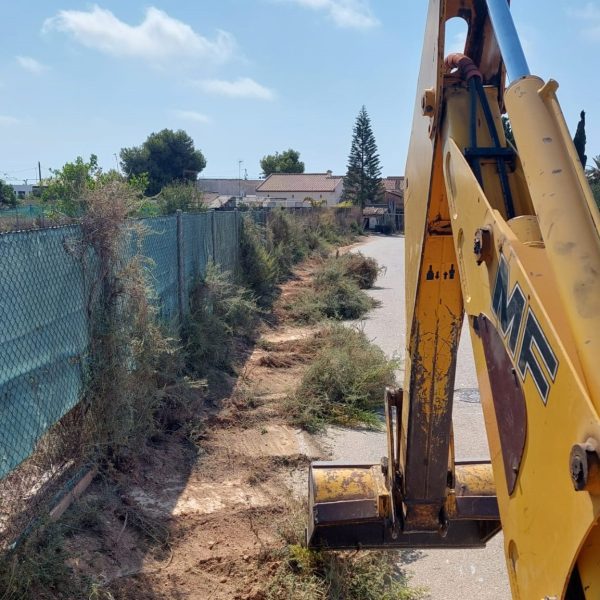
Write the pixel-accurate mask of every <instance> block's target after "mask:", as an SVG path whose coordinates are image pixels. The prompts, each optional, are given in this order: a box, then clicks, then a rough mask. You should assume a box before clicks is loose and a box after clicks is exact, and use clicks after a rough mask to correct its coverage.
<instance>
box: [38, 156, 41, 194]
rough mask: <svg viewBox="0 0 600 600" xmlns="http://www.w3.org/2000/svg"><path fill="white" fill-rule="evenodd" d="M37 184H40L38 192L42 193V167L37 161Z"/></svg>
mask: <svg viewBox="0 0 600 600" xmlns="http://www.w3.org/2000/svg"><path fill="white" fill-rule="evenodd" d="M38 182H39V184H40V192H41V191H42V165H41V164H40V161H39V160H38Z"/></svg>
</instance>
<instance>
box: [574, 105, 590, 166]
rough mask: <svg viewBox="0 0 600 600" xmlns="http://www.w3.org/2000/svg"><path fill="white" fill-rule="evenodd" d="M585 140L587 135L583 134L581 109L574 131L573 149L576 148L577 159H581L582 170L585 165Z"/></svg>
mask: <svg viewBox="0 0 600 600" xmlns="http://www.w3.org/2000/svg"><path fill="white" fill-rule="evenodd" d="M586 142H587V137H586V135H585V111H584V110H582V111H581V113H580V115H579V123H577V131H576V132H575V137H574V138H573V143H574V144H575V149H576V150H577V154H578V155H579V160H580V161H581V165H582V166H583V169H584V170H585V167H586V165H587V156H586V155H585V144H586Z"/></svg>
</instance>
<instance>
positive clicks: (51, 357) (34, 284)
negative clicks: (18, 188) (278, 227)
mask: <svg viewBox="0 0 600 600" xmlns="http://www.w3.org/2000/svg"><path fill="white" fill-rule="evenodd" d="M141 224H142V229H143V230H144V231H143V233H142V234H141V238H139V235H134V236H133V239H132V241H131V247H130V250H129V252H131V253H137V252H139V253H140V254H141V255H142V256H143V257H144V258H145V259H146V262H145V264H146V268H147V271H148V280H149V282H150V285H151V287H152V288H153V291H154V295H155V298H154V300H155V301H156V302H157V303H158V308H159V315H160V317H161V319H162V320H163V321H166V322H173V321H176V320H177V319H178V318H179V317H180V316H181V313H182V312H185V311H186V310H187V306H188V302H187V298H188V297H189V292H190V290H191V287H192V285H193V283H194V281H196V280H197V279H198V278H200V277H202V276H203V275H204V274H205V273H206V267H207V265H208V264H209V262H210V261H213V262H215V263H216V264H218V265H219V266H220V267H221V268H222V269H223V270H226V271H230V272H231V273H232V274H234V276H235V275H237V274H238V273H239V269H240V266H239V247H240V232H241V227H242V213H240V212H205V213H199V214H182V213H179V214H177V215H175V216H168V217H153V218H149V219H142V220H141ZM80 235H81V234H80V230H79V227H78V226H68V227H57V228H53V229H42V230H34V231H24V232H15V233H6V234H2V235H0V299H1V300H0V479H2V478H4V477H5V476H6V475H7V474H8V473H9V472H10V471H11V470H12V469H14V468H15V467H16V466H17V465H19V464H20V463H21V462H22V461H23V460H25V459H26V458H27V457H28V456H29V455H30V454H31V452H32V451H33V450H34V448H35V446H36V443H37V441H38V440H39V439H40V437H41V436H42V435H43V434H44V433H45V432H46V431H47V430H48V429H49V428H50V427H51V426H52V425H53V424H54V423H56V422H57V421H58V420H59V419H60V418H61V417H62V416H63V415H65V414H66V413H67V412H68V411H69V410H71V409H72V408H73V407H74V406H75V405H76V404H77V402H78V401H79V399H80V397H81V393H82V391H83V384H84V377H85V373H84V366H85V361H86V355H87V349H88V344H89V339H88V335H89V322H88V318H89V316H88V306H87V305H88V302H89V289H87V288H88V287H89V285H90V283H89V282H91V281H93V274H90V273H85V272H84V270H85V269H88V270H89V269H93V261H85V263H84V262H82V261H81V260H80V257H79V256H78V252H77V247H78V239H79V238H80ZM84 265H85V266H84ZM90 275H91V276H90Z"/></svg>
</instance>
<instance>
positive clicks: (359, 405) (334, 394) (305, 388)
mask: <svg viewBox="0 0 600 600" xmlns="http://www.w3.org/2000/svg"><path fill="white" fill-rule="evenodd" d="M396 368H397V364H396V362H395V361H392V360H389V359H388V358H387V357H386V356H385V353H384V352H383V350H381V348H379V347H378V346H376V345H375V344H373V343H372V342H370V341H369V340H368V339H367V337H366V336H365V334H364V333H363V332H362V331H360V330H359V329H355V328H350V327H344V326H342V325H331V326H330V327H328V328H327V329H326V330H325V331H324V332H323V336H322V338H321V339H320V347H319V349H318V350H317V351H316V354H315V355H314V358H313V360H312V362H311V365H310V366H309V367H308V369H307V370H306V372H305V374H304V376H303V377H302V380H301V382H300V384H299V386H298V387H297V388H296V390H295V391H294V393H293V394H292V395H291V396H290V397H289V398H288V400H287V403H286V410H287V414H288V416H289V418H290V420H291V422H292V423H293V424H295V425H298V426H300V427H303V428H305V429H307V430H309V431H317V430H319V429H322V428H323V427H325V426H326V425H328V424H332V423H335V424H339V425H345V426H350V425H357V424H366V425H370V426H376V425H378V424H379V423H380V418H379V415H378V414H377V411H378V410H379V409H380V408H381V407H382V404H383V394H384V390H385V387H386V386H391V385H394V384H395V379H396V376H395V370H396Z"/></svg>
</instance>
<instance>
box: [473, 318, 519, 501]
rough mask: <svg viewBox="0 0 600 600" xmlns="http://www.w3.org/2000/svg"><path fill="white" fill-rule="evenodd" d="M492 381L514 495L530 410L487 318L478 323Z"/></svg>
mask: <svg viewBox="0 0 600 600" xmlns="http://www.w3.org/2000/svg"><path fill="white" fill-rule="evenodd" d="M477 324H478V328H479V335H480V336H481V341H482V343H483V351H484V354H485V362H486V364H487V369H488V373H489V378H490V386H491V389H492V400H493V403H494V410H495V412H496V422H497V423H498V433H499V435H500V442H501V446H502V459H503V461H504V474H505V476H506V485H507V487H508V493H509V494H512V493H513V491H514V489H515V485H516V484H517V479H518V477H519V471H520V468H521V461H522V459H523V451H524V449H525V439H526V436H527V407H526V406H525V395H524V394H523V389H522V387H521V383H520V380H519V378H518V377H517V376H516V374H515V368H514V366H513V363H512V360H511V358H510V356H509V354H508V352H507V350H506V348H505V346H504V342H503V341H502V337H501V336H500V334H499V333H498V331H496V328H495V327H494V325H493V324H492V323H491V322H490V321H489V320H488V318H487V317H486V316H485V315H480V316H479V317H478V319H477Z"/></svg>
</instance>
